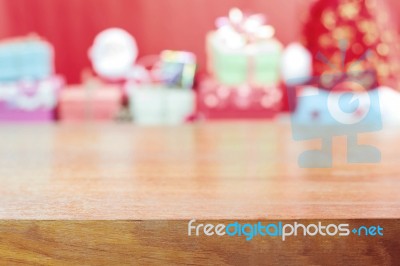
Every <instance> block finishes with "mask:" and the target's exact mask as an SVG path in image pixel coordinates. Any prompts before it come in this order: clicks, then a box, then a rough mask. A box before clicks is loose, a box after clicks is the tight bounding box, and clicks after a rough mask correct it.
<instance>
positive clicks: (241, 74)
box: [207, 32, 283, 86]
mask: <svg viewBox="0 0 400 266" xmlns="http://www.w3.org/2000/svg"><path fill="white" fill-rule="evenodd" d="M217 34H218V33H215V32H213V33H211V34H209V36H208V38H207V53H208V63H209V65H208V69H209V72H210V73H212V74H213V75H214V78H215V79H216V80H217V81H218V82H220V83H221V84H223V85H228V86H237V85H241V84H251V85H255V86H265V85H267V86H270V85H276V84H278V83H279V79H280V77H279V72H280V71H279V69H280V61H281V54H282V50H283V48H282V44H281V43H280V42H278V41H277V40H276V39H274V38H271V39H269V40H262V41H258V42H254V43H249V44H246V45H244V46H242V47H240V48H236V49H232V48H231V47H229V46H225V45H224V43H223V42H221V41H220V40H219V38H218V36H217Z"/></svg>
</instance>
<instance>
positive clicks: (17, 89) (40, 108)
mask: <svg viewBox="0 0 400 266" xmlns="http://www.w3.org/2000/svg"><path fill="white" fill-rule="evenodd" d="M63 85H64V80H63V78H61V77H59V76H54V77H50V78H47V79H43V80H38V81H33V80H21V81H17V82H10V83H1V84H0V121H9V122H45V121H52V120H54V119H55V108H56V105H57V99H58V93H59V91H60V89H61V87H62V86H63Z"/></svg>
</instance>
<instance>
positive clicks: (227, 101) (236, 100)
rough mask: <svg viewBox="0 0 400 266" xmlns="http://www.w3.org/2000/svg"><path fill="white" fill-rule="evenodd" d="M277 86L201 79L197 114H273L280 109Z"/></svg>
mask: <svg viewBox="0 0 400 266" xmlns="http://www.w3.org/2000/svg"><path fill="white" fill-rule="evenodd" d="M281 103H282V91H281V89H280V88H279V87H277V86H264V87H251V86H249V85H241V86H225V85H221V84H219V83H217V82H216V81H214V80H212V79H205V80H203V81H202V82H200V86H199V91H198V103H197V107H198V114H199V116H200V117H203V118H205V119H265V118H273V117H274V116H275V115H276V114H277V113H278V112H279V111H280V109H281Z"/></svg>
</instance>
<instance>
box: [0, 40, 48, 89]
mask: <svg viewBox="0 0 400 266" xmlns="http://www.w3.org/2000/svg"><path fill="white" fill-rule="evenodd" d="M53 54H54V51H53V47H52V46H51V44H49V43H48V42H46V41H44V40H42V39H40V37H38V36H36V35H32V36H28V37H20V38H13V39H8V40H3V41H2V42H1V43H0V81H2V82H4V81H14V80H20V79H26V78H29V79H44V78H47V77H49V76H51V75H53V73H54V64H53V61H54V60H53Z"/></svg>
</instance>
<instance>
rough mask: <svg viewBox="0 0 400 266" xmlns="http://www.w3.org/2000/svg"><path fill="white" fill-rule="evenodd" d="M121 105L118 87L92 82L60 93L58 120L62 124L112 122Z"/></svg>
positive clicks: (70, 87) (120, 93) (71, 87)
mask: <svg viewBox="0 0 400 266" xmlns="http://www.w3.org/2000/svg"><path fill="white" fill-rule="evenodd" d="M121 105H122V92H121V89H120V88H119V87H118V86H114V85H107V84H103V83H102V82H99V81H96V80H93V81H87V82H86V83H84V84H83V85H75V86H68V87H66V88H65V89H64V90H62V91H61V93H60V102H59V119H60V120H61V121H64V122H87V121H96V122H99V121H102V122H111V121H114V120H115V119H116V118H117V116H118V113H119V111H120V110H121Z"/></svg>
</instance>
